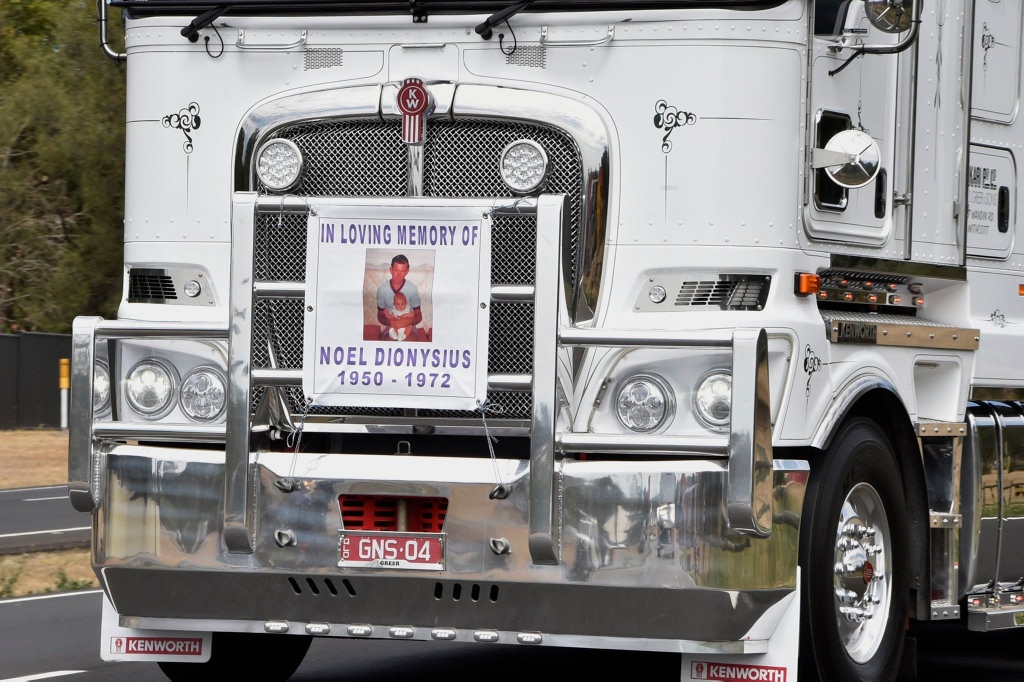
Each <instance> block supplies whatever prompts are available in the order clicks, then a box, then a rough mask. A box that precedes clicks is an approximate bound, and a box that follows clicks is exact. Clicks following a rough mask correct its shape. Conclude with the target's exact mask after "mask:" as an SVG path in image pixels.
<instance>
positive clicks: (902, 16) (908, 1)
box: [864, 0, 917, 33]
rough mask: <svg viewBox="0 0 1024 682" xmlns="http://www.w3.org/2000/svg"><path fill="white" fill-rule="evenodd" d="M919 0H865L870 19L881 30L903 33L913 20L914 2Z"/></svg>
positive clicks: (865, 8) (865, 7) (865, 9)
mask: <svg viewBox="0 0 1024 682" xmlns="http://www.w3.org/2000/svg"><path fill="white" fill-rule="evenodd" d="M915 2H917V0H864V11H865V13H866V14H867V16H868V21H870V22H871V25H872V26H874V27H875V28H877V29H878V30H879V31H883V32H885V33H902V32H903V31H906V30H907V29H908V28H910V23H911V21H913V4H914V3H915Z"/></svg>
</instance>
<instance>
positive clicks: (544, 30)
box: [540, 24, 615, 47]
mask: <svg viewBox="0 0 1024 682" xmlns="http://www.w3.org/2000/svg"><path fill="white" fill-rule="evenodd" d="M614 37H615V26H614V25H611V24H609V25H608V33H606V34H605V35H604V36H603V37H601V38H598V39H596V40H552V39H551V38H549V37H548V27H547V26H541V29H540V44H541V45H547V46H562V47H568V46H574V47H585V46H588V45H604V44H605V43H610V42H611V41H612V38H614Z"/></svg>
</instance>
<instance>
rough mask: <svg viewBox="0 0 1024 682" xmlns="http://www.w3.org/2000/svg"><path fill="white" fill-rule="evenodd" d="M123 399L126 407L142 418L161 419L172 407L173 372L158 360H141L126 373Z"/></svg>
mask: <svg viewBox="0 0 1024 682" xmlns="http://www.w3.org/2000/svg"><path fill="white" fill-rule="evenodd" d="M124 397H125V399H126V400H127V401H128V405H129V406H130V407H131V408H132V409H133V410H135V411H136V412H138V413H139V414H140V415H142V416H143V417H146V418H147V419H156V418H158V417H162V416H163V415H165V414H166V413H167V412H169V411H170V410H171V407H172V406H173V400H174V373H173V371H172V370H171V369H170V368H169V367H167V366H166V365H164V364H163V363H162V362H160V361H158V360H155V359H149V360H143V361H142V362H140V363H138V364H137V365H135V366H134V367H132V369H131V371H130V372H128V376H127V377H126V378H125V381H124Z"/></svg>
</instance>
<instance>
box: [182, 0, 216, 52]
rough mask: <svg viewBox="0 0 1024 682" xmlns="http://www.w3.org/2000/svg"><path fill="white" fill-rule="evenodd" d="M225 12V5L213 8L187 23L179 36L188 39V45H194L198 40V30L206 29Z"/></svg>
mask: <svg viewBox="0 0 1024 682" xmlns="http://www.w3.org/2000/svg"><path fill="white" fill-rule="evenodd" d="M226 10H227V5H221V6H220V7H214V8H213V9H208V10H206V11H205V12H203V13H202V14H200V15H199V16H198V17H196V18H195V19H193V20H192V21H190V22H189V24H188V26H186V27H185V28H183V29H181V35H182V36H183V37H185V38H188V41H189V42H190V43H194V42H196V41H197V40H199V29H201V28H206V27H207V26H209V25H210V24H212V23H213V22H214V20H215V19H216V18H217V17H219V16H220V15H221V14H223V13H224V12H225V11H226Z"/></svg>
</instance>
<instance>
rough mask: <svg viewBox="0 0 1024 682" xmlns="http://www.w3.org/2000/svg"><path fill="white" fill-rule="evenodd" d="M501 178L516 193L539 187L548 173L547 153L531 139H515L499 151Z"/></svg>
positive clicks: (523, 192)
mask: <svg viewBox="0 0 1024 682" xmlns="http://www.w3.org/2000/svg"><path fill="white" fill-rule="evenodd" d="M500 166H501V179H502V181H504V183H505V184H506V185H507V186H508V188H509V189H510V190H512V191H513V192H515V193H516V194H526V193H528V192H532V191H533V190H535V189H537V188H538V187H540V185H541V183H542V182H544V177H545V176H546V175H547V173H548V155H547V153H546V152H545V151H544V148H543V147H541V146H540V145H539V144H537V143H536V142H534V141H533V140H516V141H515V142H513V143H511V144H510V145H508V146H507V147H505V151H503V152H502V153H501V164H500Z"/></svg>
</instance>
